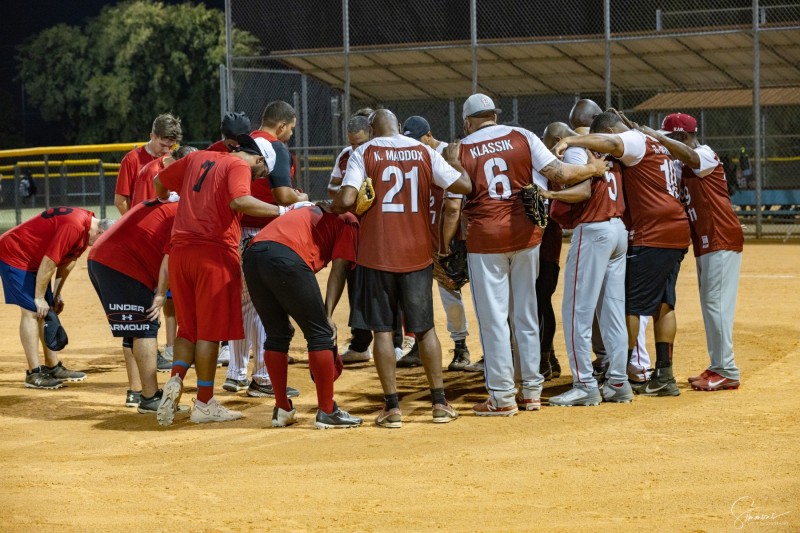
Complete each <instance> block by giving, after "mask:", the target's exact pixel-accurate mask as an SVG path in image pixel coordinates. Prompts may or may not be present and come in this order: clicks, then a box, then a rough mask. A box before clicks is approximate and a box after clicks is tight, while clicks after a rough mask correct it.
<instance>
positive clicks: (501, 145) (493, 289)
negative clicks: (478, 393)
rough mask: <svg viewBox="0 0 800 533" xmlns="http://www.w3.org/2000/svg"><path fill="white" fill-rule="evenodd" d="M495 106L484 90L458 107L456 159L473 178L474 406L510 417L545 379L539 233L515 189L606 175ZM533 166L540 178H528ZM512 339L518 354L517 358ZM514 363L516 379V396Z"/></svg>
mask: <svg viewBox="0 0 800 533" xmlns="http://www.w3.org/2000/svg"><path fill="white" fill-rule="evenodd" d="M499 112H500V110H499V109H497V108H496V107H495V105H494V102H493V101H492V99H491V98H489V97H488V96H486V95H484V94H480V93H477V94H473V95H472V96H470V97H469V98H467V100H466V101H465V102H464V107H463V113H462V116H463V119H464V131H465V133H466V134H467V136H466V137H465V138H464V139H463V140H462V141H461V144H460V146H459V159H460V161H461V164H462V166H463V167H464V169H465V170H466V171H467V173H468V174H469V177H470V180H471V182H472V192H471V194H469V195H468V196H467V202H466V205H465V206H464V210H463V213H464V216H465V217H466V220H467V260H468V264H469V272H470V276H469V277H470V283H471V288H472V297H473V303H474V305H475V312H476V314H477V317H478V326H479V329H480V336H481V345H482V346H483V353H484V358H485V380H486V388H487V390H488V392H489V398H487V399H486V401H484V402H481V403H479V404H477V405H475V406H474V407H473V412H474V413H475V414H476V415H478V416H512V415H515V414H516V413H517V412H518V407H517V404H519V405H522V406H523V408H524V409H526V410H537V409H539V408H540V405H541V400H540V396H541V391H542V383H543V381H544V378H543V376H542V374H541V373H540V372H539V364H540V344H539V321H538V310H537V305H536V291H535V285H536V278H537V276H538V271H539V243H540V242H541V239H542V233H541V230H540V229H539V227H538V226H536V225H535V224H533V223H532V222H531V221H530V220H528V218H527V217H526V215H525V212H524V208H523V206H522V202H521V201H520V200H519V193H520V190H521V189H522V187H523V186H525V185H526V184H529V183H532V182H534V181H535V182H536V184H537V185H538V186H539V187H542V188H544V187H546V186H547V182H546V181H545V179H544V178H543V177H542V176H544V177H545V178H547V179H550V180H553V181H556V182H558V183H562V184H566V183H570V184H571V183H573V182H578V181H582V180H584V179H586V178H589V177H591V176H593V175H604V173H605V162H603V161H602V160H601V159H599V158H590V163H589V164H586V165H583V166H576V165H567V164H562V163H561V161H559V160H558V159H556V158H555V157H554V156H553V154H551V153H550V152H549V151H548V150H547V148H546V147H545V146H544V144H542V142H541V141H540V140H539V138H538V137H536V135H534V134H533V133H531V132H530V131H528V130H525V129H523V128H519V127H514V126H507V125H498V124H497V114H498V113H499ZM534 171H538V172H540V173H541V175H542V176H536V177H535V178H534ZM512 332H513V335H514V339H513V341H512V340H510V339H511V338H512ZM512 342H514V343H515V348H516V353H517V354H518V355H519V356H518V358H517V360H516V362H515V360H514V358H513V356H512V348H511V343H512ZM515 365H516V366H517V369H516V370H517V371H516V376H518V377H519V380H520V381H521V383H522V392H521V394H520V395H519V396H517V387H516V384H515Z"/></svg>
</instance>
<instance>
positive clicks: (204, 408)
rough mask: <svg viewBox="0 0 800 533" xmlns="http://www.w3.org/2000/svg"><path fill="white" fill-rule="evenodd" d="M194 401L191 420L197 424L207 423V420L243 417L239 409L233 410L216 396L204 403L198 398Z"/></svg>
mask: <svg viewBox="0 0 800 533" xmlns="http://www.w3.org/2000/svg"><path fill="white" fill-rule="evenodd" d="M192 401H193V402H194V409H192V415H191V416H190V417H189V420H191V421H192V422H194V423H195V424H205V423H206V422H231V421H233V420H239V419H240V418H242V413H240V412H239V411H232V410H230V409H228V408H227V407H225V406H224V405H222V404H221V403H219V402H218V401H217V399H216V398H211V399H210V400H209V401H208V403H203V402H201V401H198V400H196V399H193V400H192Z"/></svg>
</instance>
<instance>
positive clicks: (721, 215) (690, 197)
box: [681, 145, 744, 257]
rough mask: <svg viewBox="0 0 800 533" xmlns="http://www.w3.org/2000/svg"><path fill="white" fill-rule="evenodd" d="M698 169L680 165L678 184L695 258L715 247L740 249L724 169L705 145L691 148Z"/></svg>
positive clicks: (741, 240) (739, 231) (739, 230)
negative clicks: (698, 159) (687, 219)
mask: <svg viewBox="0 0 800 533" xmlns="http://www.w3.org/2000/svg"><path fill="white" fill-rule="evenodd" d="M695 152H697V154H698V155H699V156H700V168H698V169H692V168H689V167H688V165H683V171H682V172H681V184H682V186H683V197H684V202H685V204H686V213H687V215H688V216H689V224H690V226H691V230H692V245H693V248H694V255H695V257H699V256H701V255H703V254H707V253H709V252H715V251H718V250H731V251H734V252H741V251H742V246H743V244H744V234H743V232H742V226H741V224H739V219H738V218H737V217H736V214H735V213H734V212H733V207H731V199H730V196H728V185H727V182H726V180H725V170H724V169H723V168H722V163H720V161H719V158H718V157H717V154H715V153H714V151H713V150H712V149H711V148H709V147H708V146H705V145H702V146H698V147H697V148H696V149H695Z"/></svg>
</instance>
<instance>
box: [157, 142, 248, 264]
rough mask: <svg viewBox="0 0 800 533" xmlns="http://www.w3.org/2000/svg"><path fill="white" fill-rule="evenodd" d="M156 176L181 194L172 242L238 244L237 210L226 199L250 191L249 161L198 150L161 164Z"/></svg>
mask: <svg viewBox="0 0 800 533" xmlns="http://www.w3.org/2000/svg"><path fill="white" fill-rule="evenodd" d="M159 180H160V181H161V183H162V184H163V185H164V186H165V187H167V188H168V189H170V190H173V191H177V192H178V194H180V196H181V201H180V202H178V214H177V216H176V217H175V225H174V227H173V229H172V245H173V246H178V245H190V244H213V245H215V246H222V247H226V248H232V249H236V248H237V247H238V246H239V239H240V237H241V232H242V228H241V226H240V225H239V219H240V218H241V214H240V213H239V212H238V211H234V210H233V209H231V207H230V203H231V201H233V200H234V199H235V198H240V197H242V196H249V195H250V182H251V181H252V180H253V175H252V172H251V170H250V165H248V164H247V163H245V162H244V161H243V160H241V159H239V158H238V157H236V156H233V155H229V154H222V153H219V152H208V151H206V150H201V151H198V152H192V153H190V154H189V155H187V156H186V157H182V158H181V159H179V160H178V161H176V162H175V163H173V164H171V165H170V166H168V167H167V168H165V169H164V170H163V171H162V172H161V174H159Z"/></svg>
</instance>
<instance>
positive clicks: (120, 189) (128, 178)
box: [114, 145, 156, 197]
mask: <svg viewBox="0 0 800 533" xmlns="http://www.w3.org/2000/svg"><path fill="white" fill-rule="evenodd" d="M145 146H146V145H144V146H140V147H138V148H134V149H133V150H131V151H130V152H128V153H127V154H125V157H123V158H122V162H121V163H120V165H119V173H118V174H117V185H116V188H115V189H114V194H119V195H120V196H128V197H130V196H131V193H132V192H133V183H134V181H136V176H138V175H139V171H140V170H141V169H142V167H143V166H145V165H146V164H147V163H149V162H151V161H152V160H154V159H156V157H154V156H152V155H150V153H149V152H148V151H147V150H146V149H145Z"/></svg>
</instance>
